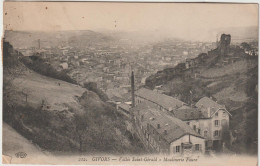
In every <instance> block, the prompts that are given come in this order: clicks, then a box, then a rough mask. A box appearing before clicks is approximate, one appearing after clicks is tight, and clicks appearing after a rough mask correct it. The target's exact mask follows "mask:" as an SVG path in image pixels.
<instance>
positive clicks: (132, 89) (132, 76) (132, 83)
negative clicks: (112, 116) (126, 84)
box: [131, 71, 135, 107]
mask: <svg viewBox="0 0 260 166" xmlns="http://www.w3.org/2000/svg"><path fill="white" fill-rule="evenodd" d="M131 94H132V107H135V77H134V72H133V71H132V75H131Z"/></svg>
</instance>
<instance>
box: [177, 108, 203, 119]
mask: <svg viewBox="0 0 260 166" xmlns="http://www.w3.org/2000/svg"><path fill="white" fill-rule="evenodd" d="M173 114H174V116H175V117H176V118H178V119H180V120H197V119H205V118H208V114H207V111H203V110H201V109H199V108H188V109H177V110H174V111H173Z"/></svg>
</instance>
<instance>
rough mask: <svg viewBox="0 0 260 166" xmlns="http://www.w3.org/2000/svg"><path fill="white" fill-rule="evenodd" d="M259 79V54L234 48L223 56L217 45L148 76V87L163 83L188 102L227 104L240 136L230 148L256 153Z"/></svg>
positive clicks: (234, 128) (232, 127)
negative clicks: (205, 97) (207, 100)
mask: <svg viewBox="0 0 260 166" xmlns="http://www.w3.org/2000/svg"><path fill="white" fill-rule="evenodd" d="M257 79H258V57H250V56H249V55H247V54H245V53H244V51H243V50H242V49H240V48H238V47H231V48H230V50H229V53H228V54H225V55H222V54H221V52H220V49H219V48H217V49H215V50H212V51H210V52H209V53H208V54H200V55H198V57H197V58H195V59H192V60H190V61H189V62H188V61H187V63H180V64H178V65H177V66H176V67H174V68H167V69H164V70H162V71H159V72H157V73H156V74H154V75H152V76H150V77H148V78H147V79H146V86H147V87H148V88H150V89H154V88H155V86H158V85H160V87H161V88H159V89H161V90H163V91H164V93H165V94H168V95H170V96H174V97H177V98H179V99H180V100H182V101H184V102H186V103H188V104H194V103H196V102H197V101H198V100H199V99H201V98H202V97H204V96H208V97H212V98H213V99H214V100H216V101H218V103H221V104H225V106H226V107H227V109H228V110H229V111H230V112H231V114H232V118H231V122H230V128H231V131H232V132H233V134H234V135H236V136H237V138H238V139H237V141H236V143H235V144H234V145H233V146H232V147H230V149H231V150H233V151H235V152H237V153H243V152H247V153H256V152H257V114H258V112H257V96H258V90H257V83H258V82H257ZM249 147H250V148H249Z"/></svg>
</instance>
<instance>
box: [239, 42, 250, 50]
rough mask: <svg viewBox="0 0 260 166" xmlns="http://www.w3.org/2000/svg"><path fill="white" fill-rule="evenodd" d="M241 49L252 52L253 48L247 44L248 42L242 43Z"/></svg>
mask: <svg viewBox="0 0 260 166" xmlns="http://www.w3.org/2000/svg"><path fill="white" fill-rule="evenodd" d="M241 47H242V48H243V49H244V50H250V49H251V46H250V45H249V44H248V43H246V42H243V43H241Z"/></svg>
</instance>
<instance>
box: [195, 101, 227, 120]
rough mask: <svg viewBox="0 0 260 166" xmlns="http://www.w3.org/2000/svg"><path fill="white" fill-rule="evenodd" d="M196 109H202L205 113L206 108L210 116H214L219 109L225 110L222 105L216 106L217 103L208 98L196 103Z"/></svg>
mask: <svg viewBox="0 0 260 166" xmlns="http://www.w3.org/2000/svg"><path fill="white" fill-rule="evenodd" d="M196 107H198V108H200V109H202V110H203V111H204V112H206V111H207V109H208V108H210V116H211V115H212V114H214V113H215V112H216V111H217V110H219V109H224V110H226V107H225V106H223V105H220V104H218V103H217V102H215V101H213V100H212V99H210V98H208V97H203V98H201V99H200V100H199V101H198V102H197V103H196Z"/></svg>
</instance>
